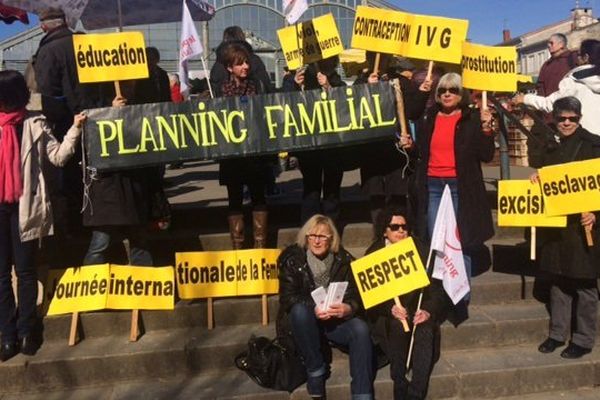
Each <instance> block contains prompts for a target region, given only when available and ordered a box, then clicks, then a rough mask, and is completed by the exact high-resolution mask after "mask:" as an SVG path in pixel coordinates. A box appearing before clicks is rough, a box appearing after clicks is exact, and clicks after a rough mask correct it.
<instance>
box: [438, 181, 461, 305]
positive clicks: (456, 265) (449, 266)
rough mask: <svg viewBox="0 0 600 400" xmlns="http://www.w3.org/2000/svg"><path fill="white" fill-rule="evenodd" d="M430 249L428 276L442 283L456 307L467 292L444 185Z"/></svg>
mask: <svg viewBox="0 0 600 400" xmlns="http://www.w3.org/2000/svg"><path fill="white" fill-rule="evenodd" d="M431 249H432V250H435V252H436V254H435V262H434V265H433V274H432V276H433V277H434V278H436V279H441V280H442V283H443V285H444V290H445V291H446V293H447V294H448V297H450V299H451V300H452V302H453V303H454V304H457V303H458V302H459V301H460V300H461V299H462V298H463V297H465V295H466V294H467V293H469V291H470V290H471V289H470V287H469V277H468V276H467V271H466V269H465V261H464V258H463V253H462V246H461V244H460V238H459V234H458V227H457V225H456V216H455V215H454V207H453V206H452V195H451V194H450V188H449V187H448V185H446V187H445V188H444V193H443V194H442V201H441V202H440V207H439V208H438V212H437V216H436V218H435V225H434V227H433V234H432V235H431Z"/></svg>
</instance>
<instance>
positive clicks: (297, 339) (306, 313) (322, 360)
mask: <svg viewBox="0 0 600 400" xmlns="http://www.w3.org/2000/svg"><path fill="white" fill-rule="evenodd" d="M352 260H353V257H352V256H351V255H350V253H348V252H347V251H346V250H344V249H343V248H342V246H341V244H340V236H339V234H338V232H337V230H336V228H335V225H334V223H333V221H332V220H331V218H329V217H326V216H324V215H320V214H316V215H314V216H312V217H311V218H310V219H309V220H308V221H306V223H305V224H304V226H302V228H300V231H299V232H298V237H297V239H296V244H293V245H291V246H289V247H288V248H286V249H285V250H284V251H283V253H281V256H279V259H278V265H279V304H280V307H279V315H278V317H277V333H278V336H280V337H281V336H284V337H285V336H290V335H291V336H292V337H293V342H294V343H295V344H296V346H297V348H298V351H299V353H300V355H301V357H302V359H303V361H304V366H305V367H306V374H307V377H308V379H307V383H306V390H307V392H308V394H309V395H310V396H311V397H312V398H313V399H325V398H326V393H325V381H326V379H327V377H328V376H329V365H328V363H327V358H328V357H325V354H326V353H327V351H326V350H328V349H327V348H326V347H324V344H326V343H328V342H330V343H333V344H335V345H339V346H342V347H343V348H345V349H347V350H348V352H349V355H350V375H351V376H352V382H351V384H350V390H351V393H352V399H353V400H371V399H373V379H374V372H375V371H374V368H373V344H372V342H371V335H370V332H369V327H368V326H367V323H366V322H365V321H363V320H362V319H360V318H358V317H357V315H358V314H359V313H361V311H362V306H361V304H362V303H361V300H360V295H359V293H358V289H357V287H356V283H355V282H354V278H353V275H352V271H351V269H350V262H351V261H352ZM331 282H348V287H347V289H346V292H345V295H344V299H343V301H342V302H341V303H339V304H333V305H331V307H329V308H328V309H327V310H323V309H321V308H320V307H317V306H316V304H315V302H314V300H313V298H312V296H311V292H312V291H313V290H315V289H317V288H318V287H320V286H322V287H323V288H325V289H327V288H328V286H329V284H330V283H331Z"/></svg>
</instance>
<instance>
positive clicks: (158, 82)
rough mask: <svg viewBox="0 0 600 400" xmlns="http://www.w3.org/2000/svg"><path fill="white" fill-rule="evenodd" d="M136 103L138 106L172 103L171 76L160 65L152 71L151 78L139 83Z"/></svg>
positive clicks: (136, 89)
mask: <svg viewBox="0 0 600 400" xmlns="http://www.w3.org/2000/svg"><path fill="white" fill-rule="evenodd" d="M135 91H136V96H135V97H136V102H137V103H138V104H150V103H164V102H170V101H171V85H170V83H169V75H168V74H167V73H166V71H165V70H164V69H162V68H161V67H159V66H158V65H157V66H155V67H154V68H152V69H150V71H149V77H148V78H146V79H140V80H139V81H138V82H137V85H136V88H135Z"/></svg>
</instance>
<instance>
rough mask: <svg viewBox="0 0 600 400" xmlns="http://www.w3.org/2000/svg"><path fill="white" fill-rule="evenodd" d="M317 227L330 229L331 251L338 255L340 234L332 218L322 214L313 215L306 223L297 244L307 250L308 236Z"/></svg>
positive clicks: (297, 238)
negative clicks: (322, 226) (323, 226)
mask: <svg viewBox="0 0 600 400" xmlns="http://www.w3.org/2000/svg"><path fill="white" fill-rule="evenodd" d="M317 225H325V226H326V227H328V228H329V231H330V232H331V236H332V238H331V245H330V247H329V248H330V251H332V252H334V253H337V252H338V251H339V250H340V234H339V233H338V231H337V229H336V228H335V224H334V223H333V221H332V220H331V218H329V217H326V216H324V215H321V214H315V215H313V216H312V217H310V219H309V220H308V221H306V223H305V224H304V225H303V226H302V228H300V231H299V232H298V236H297V237H296V244H297V245H298V246H300V247H302V248H306V241H307V238H306V236H307V235H308V234H310V233H311V232H312V231H313V230H314V229H315V228H316V227H317Z"/></svg>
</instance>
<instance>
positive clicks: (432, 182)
mask: <svg viewBox="0 0 600 400" xmlns="http://www.w3.org/2000/svg"><path fill="white" fill-rule="evenodd" d="M446 185H448V186H449V187H450V194H451V195H452V206H453V207H454V216H455V217H456V218H457V219H458V185H457V182H456V178H434V177H432V176H430V177H428V178H427V190H428V192H429V204H428V205H427V232H428V233H429V238H431V237H432V236H433V227H434V225H435V217H437V212H438V209H439V208H440V203H441V202H442V195H443V194H444V188H445V187H446ZM464 250H465V249H464V248H463V259H464V261H465V269H466V271H467V276H468V277H469V281H470V280H471V257H470V256H468V255H466V254H465V252H464Z"/></svg>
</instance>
